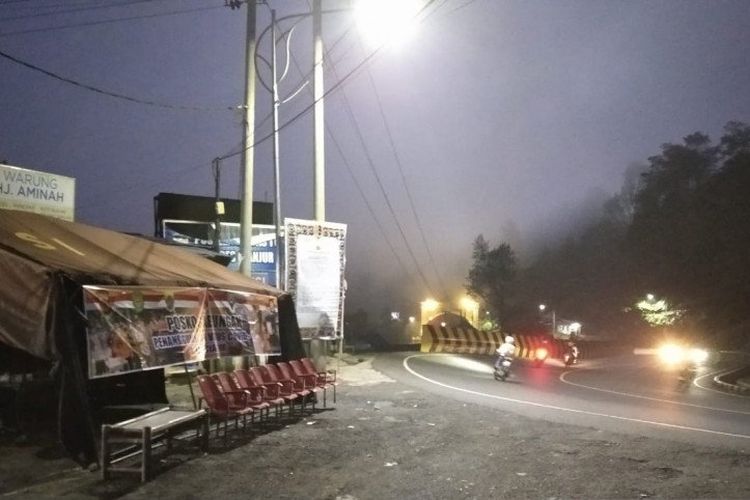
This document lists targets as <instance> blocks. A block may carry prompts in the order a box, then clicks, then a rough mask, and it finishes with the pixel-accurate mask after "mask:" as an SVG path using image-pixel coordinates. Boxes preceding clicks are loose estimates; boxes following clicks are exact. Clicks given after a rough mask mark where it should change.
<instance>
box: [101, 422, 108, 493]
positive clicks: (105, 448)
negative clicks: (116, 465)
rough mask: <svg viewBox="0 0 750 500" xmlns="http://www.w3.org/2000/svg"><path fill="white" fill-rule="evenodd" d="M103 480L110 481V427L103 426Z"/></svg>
mask: <svg viewBox="0 0 750 500" xmlns="http://www.w3.org/2000/svg"><path fill="white" fill-rule="evenodd" d="M101 461H102V463H101V468H102V479H104V480H107V479H109V425H102V457H101Z"/></svg>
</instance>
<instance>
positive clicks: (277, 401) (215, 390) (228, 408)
mask: <svg viewBox="0 0 750 500" xmlns="http://www.w3.org/2000/svg"><path fill="white" fill-rule="evenodd" d="M197 379H198V386H199V387H200V390H201V394H202V396H201V397H200V400H199V407H200V408H203V406H204V404H205V407H206V410H207V411H208V415H209V423H210V422H215V423H216V435H217V437H218V436H219V429H220V424H221V423H223V424H224V442H225V444H226V440H227V431H228V422H229V421H230V420H234V423H235V427H239V421H240V419H242V424H243V429H246V428H247V417H248V416H249V417H250V422H251V424H252V423H255V416H256V415H258V417H259V418H260V419H261V420H263V419H264V418H265V419H266V420H267V419H268V418H269V414H270V411H271V408H273V409H274V411H275V416H276V418H281V417H282V416H283V413H284V408H287V410H288V415H289V417H293V416H294V415H295V409H296V407H297V405H298V404H299V413H300V415H304V413H305V411H306V407H307V403H308V402H311V404H312V411H313V412H314V411H315V403H316V399H317V394H319V393H321V392H322V394H323V406H324V407H325V406H327V400H326V397H327V392H328V389H333V402H334V403H335V402H336V385H337V381H336V372H335V371H334V370H331V371H328V372H322V371H319V370H317V368H316V367H315V365H314V364H313V362H312V360H311V359H310V358H302V359H299V360H292V361H289V362H284V361H280V362H277V363H269V364H266V365H262V366H253V367H250V368H249V369H236V370H234V371H233V372H219V373H213V374H210V375H199V376H198V377H197ZM209 425H210V424H209Z"/></svg>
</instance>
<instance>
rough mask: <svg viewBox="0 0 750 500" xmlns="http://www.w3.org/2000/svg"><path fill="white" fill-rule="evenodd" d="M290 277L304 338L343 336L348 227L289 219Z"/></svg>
mask: <svg viewBox="0 0 750 500" xmlns="http://www.w3.org/2000/svg"><path fill="white" fill-rule="evenodd" d="M284 226H285V227H286V238H285V240H286V256H287V266H286V276H287V288H288V291H289V292H290V293H291V294H292V295H293V296H294V301H295V306H296V311H297V321H298V323H299V327H300V332H301V334H302V337H303V338H332V337H336V336H340V335H341V334H342V330H343V329H342V323H343V310H344V291H345V290H344V268H345V264H346V253H345V242H346V224H336V223H332V222H315V221H304V220H297V219H285V221H284Z"/></svg>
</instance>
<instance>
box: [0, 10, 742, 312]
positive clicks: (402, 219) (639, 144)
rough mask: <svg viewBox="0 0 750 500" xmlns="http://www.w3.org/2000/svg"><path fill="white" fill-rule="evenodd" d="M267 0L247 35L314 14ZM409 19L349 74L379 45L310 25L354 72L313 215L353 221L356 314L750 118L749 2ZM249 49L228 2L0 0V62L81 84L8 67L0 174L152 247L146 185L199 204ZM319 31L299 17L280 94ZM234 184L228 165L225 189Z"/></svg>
mask: <svg viewBox="0 0 750 500" xmlns="http://www.w3.org/2000/svg"><path fill="white" fill-rule="evenodd" d="M346 3H347V2H343V1H337V0H324V1H323V5H324V8H326V9H333V8H337V7H342V6H345V5H346ZM268 4H269V6H270V7H269V6H266V5H259V6H258V31H259V32H260V31H262V30H263V29H264V28H265V27H266V26H267V25H268V23H269V19H270V8H276V9H277V10H278V16H283V15H287V14H290V13H298V12H309V10H310V5H309V3H308V2H307V1H283V2H282V1H280V0H275V1H274V0H269V2H268ZM104 7H107V8H104ZM48 14H49V15H48ZM423 17H424V19H423V22H422V23H421V25H420V26H419V28H418V30H417V32H416V33H415V34H414V35H413V36H412V37H411V38H409V39H408V40H405V41H402V43H401V44H400V45H398V46H393V47H386V48H384V49H382V50H380V51H378V52H377V53H376V55H375V56H374V57H373V58H372V59H371V60H370V61H369V62H368V63H367V64H365V65H364V66H363V69H362V70H360V71H356V72H354V73H353V74H352V75H351V76H349V77H346V75H348V74H349V73H350V72H351V71H352V70H353V69H354V68H355V67H356V66H357V65H358V64H360V63H361V62H362V61H363V60H364V59H365V58H366V57H368V55H369V54H370V53H371V52H372V50H373V48H372V46H369V45H366V44H365V43H364V42H363V41H362V40H361V39H360V37H359V35H358V31H357V27H356V25H355V24H354V23H353V21H352V19H351V17H350V15H349V14H347V13H336V14H334V13H331V14H328V15H326V17H325V18H324V26H323V37H324V41H325V44H326V47H327V49H328V50H329V53H328V54H327V59H326V74H325V82H326V87H327V88H331V87H333V86H334V85H336V84H337V82H339V81H340V80H341V79H342V78H346V80H345V82H344V83H343V84H342V85H341V86H339V87H338V88H337V89H335V90H334V91H332V92H331V94H330V95H329V96H328V97H327V98H326V125H327V127H328V130H329V132H330V134H331V135H328V136H327V137H326V161H327V167H326V176H327V186H326V189H327V200H326V216H327V219H328V220H330V221H333V222H341V223H346V224H348V235H349V237H348V240H347V259H348V261H347V266H348V267H347V279H348V282H349V297H350V300H349V301H348V302H347V310H348V311H351V310H353V308H357V307H361V306H365V305H366V304H367V305H369V306H370V308H371V309H372V311H373V313H378V312H380V310H381V309H387V310H402V311H404V314H407V313H413V312H415V311H416V308H417V304H418V302H419V301H421V300H423V299H424V298H425V297H427V296H428V295H434V296H435V297H436V298H438V299H443V300H446V299H448V300H454V299H455V298H456V297H457V296H458V294H459V293H460V292H461V290H462V286H463V284H464V281H465V277H466V275H467V273H468V269H469V266H470V262H471V247H472V242H473V240H474V238H475V237H476V236H477V235H478V234H480V233H483V234H484V236H485V238H486V239H488V240H489V241H490V242H491V243H492V244H497V243H500V242H502V241H508V242H510V243H511V245H512V246H513V247H514V249H515V250H516V251H517V252H518V253H519V255H520V256H521V258H524V256H525V255H529V254H530V252H532V251H533V249H534V248H535V246H536V245H538V244H540V242H542V241H543V239H544V237H545V236H546V235H551V234H554V233H558V232H559V231H560V230H561V228H562V227H564V226H566V225H567V224H571V223H574V222H575V218H576V217H578V215H576V214H580V210H581V208H580V207H582V206H586V207H588V206H593V207H594V208H596V203H597V202H598V201H600V200H603V199H604V198H606V197H608V196H611V195H612V194H614V193H616V192H617V191H618V190H619V189H620V187H621V185H622V183H623V174H624V172H625V169H626V168H627V167H628V166H629V165H631V164H633V163H638V162H640V163H644V162H645V161H646V160H647V158H648V157H649V156H651V155H654V154H657V153H658V152H659V148H660V145H661V144H662V143H665V142H679V141H681V139H682V137H684V136H685V135H687V134H689V133H691V132H694V131H696V130H700V131H703V132H706V133H708V134H709V135H710V136H711V137H712V138H713V139H718V137H719V136H720V134H721V130H722V127H723V126H724V124H725V123H726V122H727V121H729V120H741V121H745V122H748V121H750V2H748V1H746V0H739V1H726V0H723V1H708V0H702V1H689V0H661V1H618V0H598V1H581V0H568V1H564V0H550V1H541V0H523V1H521V0H512V1H500V0H474V1H472V0H436V1H435V2H433V3H432V4H431V5H430V6H429V7H428V8H427V9H426V10H425V11H424V16H423ZM110 21H112V22H110ZM285 26H287V27H288V26H289V23H286V24H285ZM244 37H245V7H244V6H243V7H242V8H241V9H239V10H232V9H230V8H228V7H224V2H223V0H152V1H150V2H144V1H134V0H102V1H99V2H94V1H93V0H91V1H88V0H75V1H68V2H63V1H61V0H0V52H2V53H4V54H6V55H8V56H12V57H14V58H16V59H18V60H21V61H23V62H25V63H28V64H30V65H32V66H36V67H38V68H41V69H43V70H45V71H47V72H51V73H54V74H55V75H58V76H60V77H62V78H64V79H68V80H72V81H74V82H77V83H78V84H79V85H76V84H73V83H70V82H64V81H61V80H60V79H56V78H54V77H52V76H49V75H45V74H42V73H40V72H38V71H34V70H32V69H30V68H28V67H25V66H22V65H21V64H18V63H16V62H12V61H11V60H9V59H8V58H5V57H0V103H2V107H1V108H0V110H1V112H0V161H5V162H7V163H9V164H11V165H16V166H21V167H27V168H32V169H36V170H42V171H48V172H54V173H58V174H62V175H66V176H71V177H75V178H76V180H77V181H76V182H77V200H76V207H77V209H76V219H77V220H78V221H81V222H86V223H90V224H94V225H98V226H103V227H106V228H111V229H116V230H123V231H132V232H140V233H144V234H152V233H153V197H154V196H155V195H156V194H157V193H159V192H178V193H186V194H197V195H206V196H212V195H213V178H212V175H211V169H210V165H211V160H212V159H213V158H214V157H217V156H223V155H227V154H229V153H234V152H237V151H239V149H240V144H241V138H242V131H241V127H240V123H241V112H240V111H238V110H237V109H236V108H237V106H239V105H240V104H241V103H242V99H243V88H244V77H243V71H244V57H245V55H244ZM311 39H312V36H311V27H310V21H309V20H305V21H303V22H301V23H300V24H299V25H298V27H297V29H296V30H295V33H294V35H293V38H292V42H291V53H292V56H293V60H292V61H291V63H290V70H289V75H288V77H287V78H286V80H285V81H283V82H282V83H281V94H282V97H283V96H285V95H288V94H289V93H291V92H293V91H294V90H295V89H296V88H297V86H298V85H299V84H300V82H302V81H304V79H305V78H307V75H308V74H309V72H310V70H311V55H312V43H311ZM260 50H261V53H262V54H264V56H265V57H268V55H269V45H268V37H266V38H265V39H264V40H261V43H260ZM281 62H282V63H283V58H282V59H281ZM260 69H261V73H262V74H263V76H264V78H265V79H266V81H268V71H267V69H265V68H264V67H263V66H262V63H261V68H260ZM85 86H88V87H92V88H93V89H96V90H100V91H103V92H105V93H107V92H108V93H114V94H120V95H122V96H127V97H130V98H133V99H134V100H136V101H150V102H153V103H156V104H158V106H157V105H148V104H142V103H139V102H134V101H132V100H125V99H121V98H115V97H112V96H109V95H105V94H104V93H101V92H97V91H95V90H92V89H90V88H88V89H87V88H84V87H85ZM257 99H258V101H257V118H256V123H257V124H258V125H259V129H258V131H257V134H256V136H257V137H265V136H266V135H267V134H269V132H270V131H271V122H270V120H264V118H265V117H267V115H268V114H269V112H270V102H271V96H270V95H269V94H268V93H267V92H266V91H265V90H264V89H263V87H262V86H261V85H258V97H257ZM311 102H312V97H311V93H310V92H309V86H308V87H307V88H306V89H304V90H303V91H302V92H301V93H300V94H299V95H297V96H296V97H295V98H293V99H292V100H290V101H289V102H288V103H286V104H284V105H283V106H282V108H281V122H282V124H284V123H287V125H286V126H285V128H284V129H283V131H282V132H281V146H280V147H281V186H282V188H281V189H282V217H294V218H300V219H312V218H313V216H314V214H313V204H312V203H313V201H312V192H313V190H312V171H313V159H312V119H311V118H312V116H311V114H310V113H307V114H305V115H302V116H301V117H300V118H297V119H294V120H293V121H291V120H292V119H293V117H295V116H296V115H298V114H299V113H300V112H301V111H302V110H304V109H305V108H306V107H308V106H309V105H310V104H311ZM184 108H190V109H184ZM231 108H235V109H231ZM239 171H240V167H239V156H237V155H235V156H232V157H229V158H227V159H226V160H225V161H224V162H223V163H222V177H223V179H222V194H223V195H224V196H227V197H239V183H238V180H239ZM272 173H273V170H272V162H271V141H265V142H263V143H261V144H259V145H258V146H257V147H256V162H255V198H256V200H266V201H273V192H274V188H273V181H272ZM404 181H405V182H404ZM363 194H364V197H363ZM386 196H387V198H386ZM412 207H414V209H415V211H416V215H417V217H418V219H416V218H415V216H414V210H412ZM394 214H395V216H396V217H397V218H398V223H397V222H396V219H395V218H394ZM423 236H424V240H426V241H427V243H428V245H429V250H428V249H427V248H426V247H425V244H424V241H423ZM425 281H426V283H425Z"/></svg>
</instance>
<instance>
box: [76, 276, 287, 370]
mask: <svg viewBox="0 0 750 500" xmlns="http://www.w3.org/2000/svg"><path fill="white" fill-rule="evenodd" d="M84 302H85V310H86V317H87V320H88V328H87V343H88V358H89V363H88V365H89V366H88V368H89V378H97V377H105V376H110V375H117V374H121V373H127V372H132V371H138V370H149V369H153V368H162V367H165V366H170V365H174V364H180V363H192V362H197V361H203V360H204V359H209V358H220V357H224V356H245V355H254V354H279V353H280V348H279V345H280V343H279V335H278V321H277V320H276V317H277V312H278V309H277V302H276V298H275V297H270V296H265V295H260V294H252V293H237V292H231V291H226V290H207V289H204V288H158V289H154V288H147V287H92V286H86V287H84Z"/></svg>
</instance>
